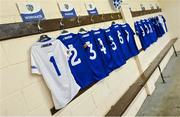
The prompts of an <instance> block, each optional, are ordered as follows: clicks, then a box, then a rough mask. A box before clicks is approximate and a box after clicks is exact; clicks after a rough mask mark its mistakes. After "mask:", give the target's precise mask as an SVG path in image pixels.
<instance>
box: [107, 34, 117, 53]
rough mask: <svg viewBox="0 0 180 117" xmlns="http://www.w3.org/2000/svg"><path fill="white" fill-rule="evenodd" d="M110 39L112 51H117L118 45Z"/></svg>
mask: <svg viewBox="0 0 180 117" xmlns="http://www.w3.org/2000/svg"><path fill="white" fill-rule="evenodd" d="M109 39H110V41H111V46H112V49H113V50H116V49H117V46H116V44H115V43H114V39H113V38H112V37H111V36H110V35H109Z"/></svg>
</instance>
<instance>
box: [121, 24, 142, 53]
mask: <svg viewBox="0 0 180 117" xmlns="http://www.w3.org/2000/svg"><path fill="white" fill-rule="evenodd" d="M120 26H121V27H122V28H123V29H124V31H125V35H126V38H127V42H128V45H129V47H130V50H131V53H132V54H133V56H136V55H138V54H139V50H138V48H137V45H136V42H135V38H134V35H135V33H134V31H133V30H132V29H131V27H130V25H129V24H128V23H126V24H123V25H120Z"/></svg>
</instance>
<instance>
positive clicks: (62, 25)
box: [59, 18, 68, 34]
mask: <svg viewBox="0 0 180 117" xmlns="http://www.w3.org/2000/svg"><path fill="white" fill-rule="evenodd" d="M62 22H63V18H61V20H60V23H59V24H60V27H62V28H63V29H62V32H61V34H64V33H68V31H67V30H65V29H64V24H63V23H62Z"/></svg>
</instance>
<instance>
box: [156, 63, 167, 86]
mask: <svg viewBox="0 0 180 117" xmlns="http://www.w3.org/2000/svg"><path fill="white" fill-rule="evenodd" d="M158 69H159V72H160V75H161V78H162V81H163V83H166V81H165V80H164V76H163V74H162V71H161V68H160V66H159V65H158Z"/></svg>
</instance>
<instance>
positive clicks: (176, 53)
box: [172, 45, 177, 57]
mask: <svg viewBox="0 0 180 117" xmlns="http://www.w3.org/2000/svg"><path fill="white" fill-rule="evenodd" d="M172 47H173V50H174V54H175V55H176V57H177V52H176V49H175V47H174V45H173V46H172Z"/></svg>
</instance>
